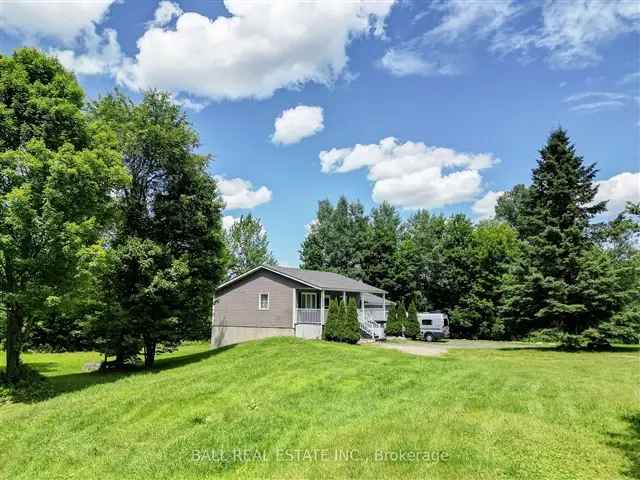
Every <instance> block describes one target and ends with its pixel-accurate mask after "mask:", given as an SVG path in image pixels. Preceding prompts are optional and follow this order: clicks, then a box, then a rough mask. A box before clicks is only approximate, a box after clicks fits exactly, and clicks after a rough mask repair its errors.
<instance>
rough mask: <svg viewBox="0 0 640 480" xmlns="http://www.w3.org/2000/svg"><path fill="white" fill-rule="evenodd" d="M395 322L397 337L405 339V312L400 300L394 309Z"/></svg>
mask: <svg viewBox="0 0 640 480" xmlns="http://www.w3.org/2000/svg"><path fill="white" fill-rule="evenodd" d="M396 322H397V327H396V328H398V335H401V336H403V337H405V336H406V335H407V333H406V332H407V310H406V309H405V308H404V302H403V301H402V300H400V303H399V304H398V308H397V309H396Z"/></svg>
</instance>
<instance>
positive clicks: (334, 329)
mask: <svg viewBox="0 0 640 480" xmlns="http://www.w3.org/2000/svg"><path fill="white" fill-rule="evenodd" d="M339 316H340V304H339V303H338V300H331V301H330V302H329V311H328V312H327V321H326V322H325V324H324V339H325V340H329V341H336V340H337V339H338V320H339Z"/></svg>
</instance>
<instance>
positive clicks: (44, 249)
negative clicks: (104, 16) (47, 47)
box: [0, 49, 127, 380]
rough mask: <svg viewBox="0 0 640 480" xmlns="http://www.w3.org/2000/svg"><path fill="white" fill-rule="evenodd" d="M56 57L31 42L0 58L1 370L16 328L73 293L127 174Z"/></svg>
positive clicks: (15, 359) (10, 366) (20, 330)
mask: <svg viewBox="0 0 640 480" xmlns="http://www.w3.org/2000/svg"><path fill="white" fill-rule="evenodd" d="M83 102H84V96H83V92H82V89H81V88H80V87H79V86H78V84H77V83H76V81H75V78H74V77H73V75H71V74H70V73H68V72H67V71H65V70H64V69H63V68H62V66H61V65H60V64H59V63H58V61H57V60H55V59H53V58H50V57H47V56H46V55H43V54H41V53H39V52H38V51H36V50H33V49H23V50H18V51H16V52H15V53H14V55H13V56H11V57H0V302H1V303H2V304H3V305H4V308H5V309H6V316H7V323H6V351H7V376H8V377H9V379H11V380H15V379H16V378H17V377H18V376H19V372H20V369H19V361H20V351H21V347H22V341H23V335H24V330H25V327H28V326H29V324H30V323H31V322H33V321H34V319H37V318H43V317H45V316H46V315H47V312H48V311H50V309H52V308H54V309H58V310H63V309H64V308H66V307H67V306H69V305H71V304H73V303H74V301H75V295H73V291H74V289H75V287H76V280H77V278H78V275H77V273H78V265H79V262H80V259H81V258H82V257H83V256H86V255H88V254H89V253H88V252H92V251H93V250H94V248H93V247H96V246H99V245H100V244H101V243H102V233H103V232H104V230H105V229H106V228H107V227H108V226H109V225H110V224H111V221H112V219H113V212H114V208H113V204H114V201H115V200H114V199H115V196H114V193H115V191H116V189H117V188H119V187H120V186H122V185H123V184H125V183H126V181H127V174H126V171H125V169H124V167H123V165H122V160H121V158H120V156H119V155H118V151H117V141H116V138H115V136H114V135H113V134H112V133H111V132H110V131H109V129H104V128H101V127H100V126H99V125H97V124H95V123H89V122H88V121H87V119H86V118H85V116H84V115H83V113H82V110H81V108H82V106H83Z"/></svg>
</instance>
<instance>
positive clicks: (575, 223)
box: [503, 129, 606, 334]
mask: <svg viewBox="0 0 640 480" xmlns="http://www.w3.org/2000/svg"><path fill="white" fill-rule="evenodd" d="M596 173H597V170H596V168H595V165H593V164H592V165H588V166H587V165H585V164H584V163H583V159H582V157H581V156H579V155H577V154H576V151H575V148H574V146H573V145H572V144H571V142H570V141H569V137H568V136H567V133H566V132H565V131H564V130H562V129H557V130H555V131H554V132H552V133H551V135H550V136H549V139H548V141H547V144H546V146H545V147H544V148H543V149H542V150H541V151H540V159H539V160H538V165H537V167H536V168H535V169H534V170H533V182H532V185H531V187H530V188H529V191H528V195H527V197H526V199H525V202H526V208H525V210H524V212H523V215H522V218H521V219H520V220H521V229H522V230H521V233H522V236H523V239H524V240H525V261H523V262H520V264H519V265H518V266H516V268H515V269H514V270H513V272H511V275H510V276H509V277H507V279H506V280H507V282H506V284H505V291H504V293H505V300H504V303H505V306H504V309H503V312H504V313H505V317H506V320H507V322H515V323H520V324H521V325H519V327H518V328H517V329H519V330H520V331H526V330H528V329H531V328H553V327H555V328H559V329H560V330H562V331H564V332H566V333H570V334H580V333H581V332H582V331H583V330H585V329H586V328H588V327H591V326H594V325H592V323H593V317H592V315H590V313H589V307H588V304H589V300H588V299H589V296H590V292H589V289H586V288H584V286H585V283H584V282H578V280H579V279H580V278H581V272H582V270H583V268H584V265H585V262H584V258H583V256H584V255H585V254H586V253H587V252H588V251H589V249H590V247H591V245H592V240H591V238H590V236H589V235H588V227H589V222H590V220H591V219H592V218H593V217H594V216H595V215H596V214H598V213H600V212H602V211H604V210H605V206H606V202H600V203H595V204H594V203H593V200H594V198H595V196H596V193H597V191H598V187H597V185H595V183H594V178H595V176H596ZM602 320H606V319H602Z"/></svg>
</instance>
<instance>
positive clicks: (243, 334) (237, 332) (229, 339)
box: [211, 326, 294, 348]
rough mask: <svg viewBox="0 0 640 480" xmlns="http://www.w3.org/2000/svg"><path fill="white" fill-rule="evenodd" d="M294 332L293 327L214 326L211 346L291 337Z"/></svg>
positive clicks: (216, 346)
mask: <svg viewBox="0 0 640 480" xmlns="http://www.w3.org/2000/svg"><path fill="white" fill-rule="evenodd" d="M293 334H294V332H293V328H274V327H227V326H214V327H213V331H212V334H211V347H212V348H218V347H224V346H225V345H231V344H234V343H242V342H247V341H249V340H259V339H261V338H267V337H290V336H293Z"/></svg>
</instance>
